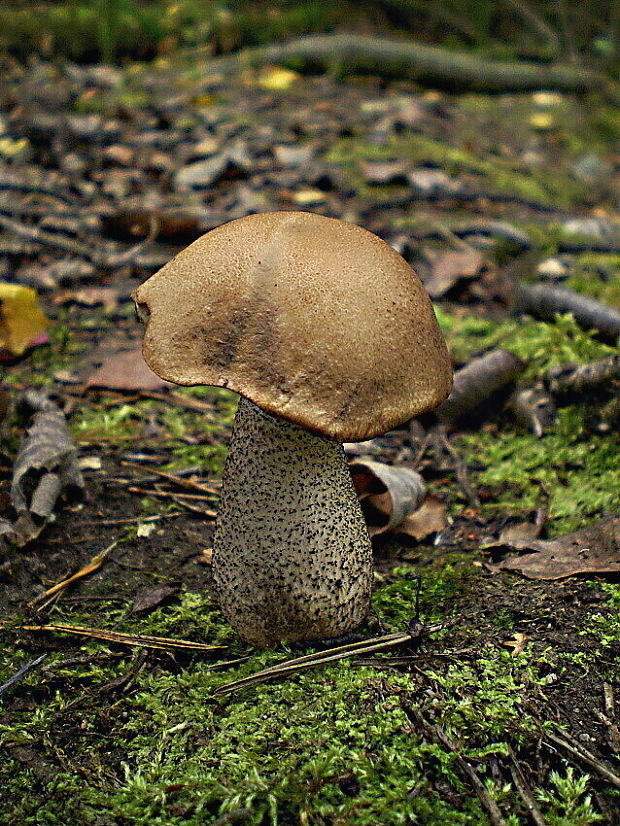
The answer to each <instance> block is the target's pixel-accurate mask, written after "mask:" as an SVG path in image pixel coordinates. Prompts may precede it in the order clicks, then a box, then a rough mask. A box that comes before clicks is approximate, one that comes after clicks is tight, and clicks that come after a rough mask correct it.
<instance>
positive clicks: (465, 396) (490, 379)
mask: <svg viewBox="0 0 620 826" xmlns="http://www.w3.org/2000/svg"><path fill="white" fill-rule="evenodd" d="M524 367H525V365H524V363H523V362H522V361H521V359H520V358H519V357H518V356H516V355H515V354H514V353H511V352H510V351H508V350H501V349H498V350H492V351H491V352H489V353H486V354H485V355H484V356H480V358H477V359H473V360H472V361H470V362H469V364H466V365H465V367H461V369H460V370H457V371H456V373H455V374H454V384H453V386H452V392H451V393H450V395H449V396H448V398H447V399H446V400H445V402H443V403H442V404H440V405H439V407H438V408H437V410H436V411H435V415H436V416H437V418H438V419H439V420H440V421H441V422H443V423H444V424H453V423H454V422H456V421H457V420H458V419H460V418H461V416H464V415H465V414H467V413H470V412H471V411H472V410H475V408H476V407H478V406H479V405H481V404H482V403H483V402H484V401H486V400H487V399H488V398H489V397H490V396H491V395H492V394H493V393H495V392H497V391H498V390H500V389H501V388H502V387H505V386H506V385H507V384H508V383H509V382H511V381H513V380H514V379H515V378H516V377H517V376H518V375H519V373H520V372H521V371H522V370H523V368H524Z"/></svg>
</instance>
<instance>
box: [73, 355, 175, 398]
mask: <svg viewBox="0 0 620 826" xmlns="http://www.w3.org/2000/svg"><path fill="white" fill-rule="evenodd" d="M166 387H172V385H171V384H170V382H168V381H165V380H164V379H160V378H159V376H157V375H156V374H155V373H153V371H152V370H151V368H150V367H148V366H147V364H146V362H145V361H144V359H143V357H142V351H141V350H140V349H136V350H125V351H124V352H122V353H116V354H115V355H113V356H110V357H109V358H108V359H107V360H106V361H105V362H104V363H103V364H102V365H101V367H99V368H98V369H97V370H95V371H94V372H93V373H91V374H90V376H88V378H87V379H86V381H85V383H84V389H86V390H89V389H91V388H101V389H104V390H127V391H131V390H162V389H164V388H166Z"/></svg>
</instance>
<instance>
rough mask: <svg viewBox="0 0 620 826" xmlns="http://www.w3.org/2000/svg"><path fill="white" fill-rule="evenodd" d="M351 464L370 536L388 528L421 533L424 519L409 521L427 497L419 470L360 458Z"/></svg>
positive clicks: (410, 533)
mask: <svg viewBox="0 0 620 826" xmlns="http://www.w3.org/2000/svg"><path fill="white" fill-rule="evenodd" d="M349 468H350V470H351V475H352V477H353V484H354V486H355V490H356V491H357V495H358V497H359V499H360V504H361V506H362V510H363V512H364V517H365V519H366V524H367V526H368V531H369V533H370V535H371V536H376V535H377V534H380V533H385V532H386V531H394V532H396V533H408V534H409V535H410V536H416V534H418V533H420V529H421V525H422V522H419V523H418V524H416V523H415V520H414V521H413V522H410V521H409V520H411V519H412V515H414V514H415V512H417V511H418V509H419V508H420V506H421V505H422V503H423V502H424V500H425V497H426V485H425V484H424V480H423V479H422V477H421V476H420V474H419V473H417V472H416V471H415V470H411V468H407V467H392V466H391V465H385V464H382V463H381V462H373V461H371V460H361V459H360V460H357V461H355V462H352V463H351V464H350V465H349ZM409 528H411V531H410V530H409ZM433 530H437V529H436V528H433ZM423 535H424V536H426V535H428V534H427V533H424V534H423ZM416 538H419V537H417V536H416Z"/></svg>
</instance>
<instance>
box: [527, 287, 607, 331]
mask: <svg viewBox="0 0 620 826" xmlns="http://www.w3.org/2000/svg"><path fill="white" fill-rule="evenodd" d="M515 310H516V311H517V312H521V313H529V314H530V315H533V316H535V317H536V318H543V319H553V318H554V317H555V315H556V314H557V313H572V314H573V316H574V318H575V321H576V322H577V324H579V326H580V327H583V328H585V329H588V330H592V329H594V330H598V332H599V333H600V334H601V336H604V337H605V338H608V339H613V340H614V341H615V339H617V337H618V336H620V312H619V311H618V310H615V309H614V308H613V307H608V306H607V305H606V304H602V303H601V302H600V301H597V300H596V299H594V298H590V297H589V296H586V295H581V294H580V293H578V292H575V290H570V289H568V288H567V287H558V286H556V285H555V284H530V283H526V282H523V283H521V284H519V285H518V286H517V291H516V303H515Z"/></svg>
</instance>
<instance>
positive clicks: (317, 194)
mask: <svg viewBox="0 0 620 826" xmlns="http://www.w3.org/2000/svg"><path fill="white" fill-rule="evenodd" d="M325 198H326V195H325V193H324V192H321V190H320V189H300V190H298V191H297V192H294V193H293V196H292V200H293V201H294V202H295V203H296V204H299V206H312V204H320V203H321V202H322V201H324V200H325Z"/></svg>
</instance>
